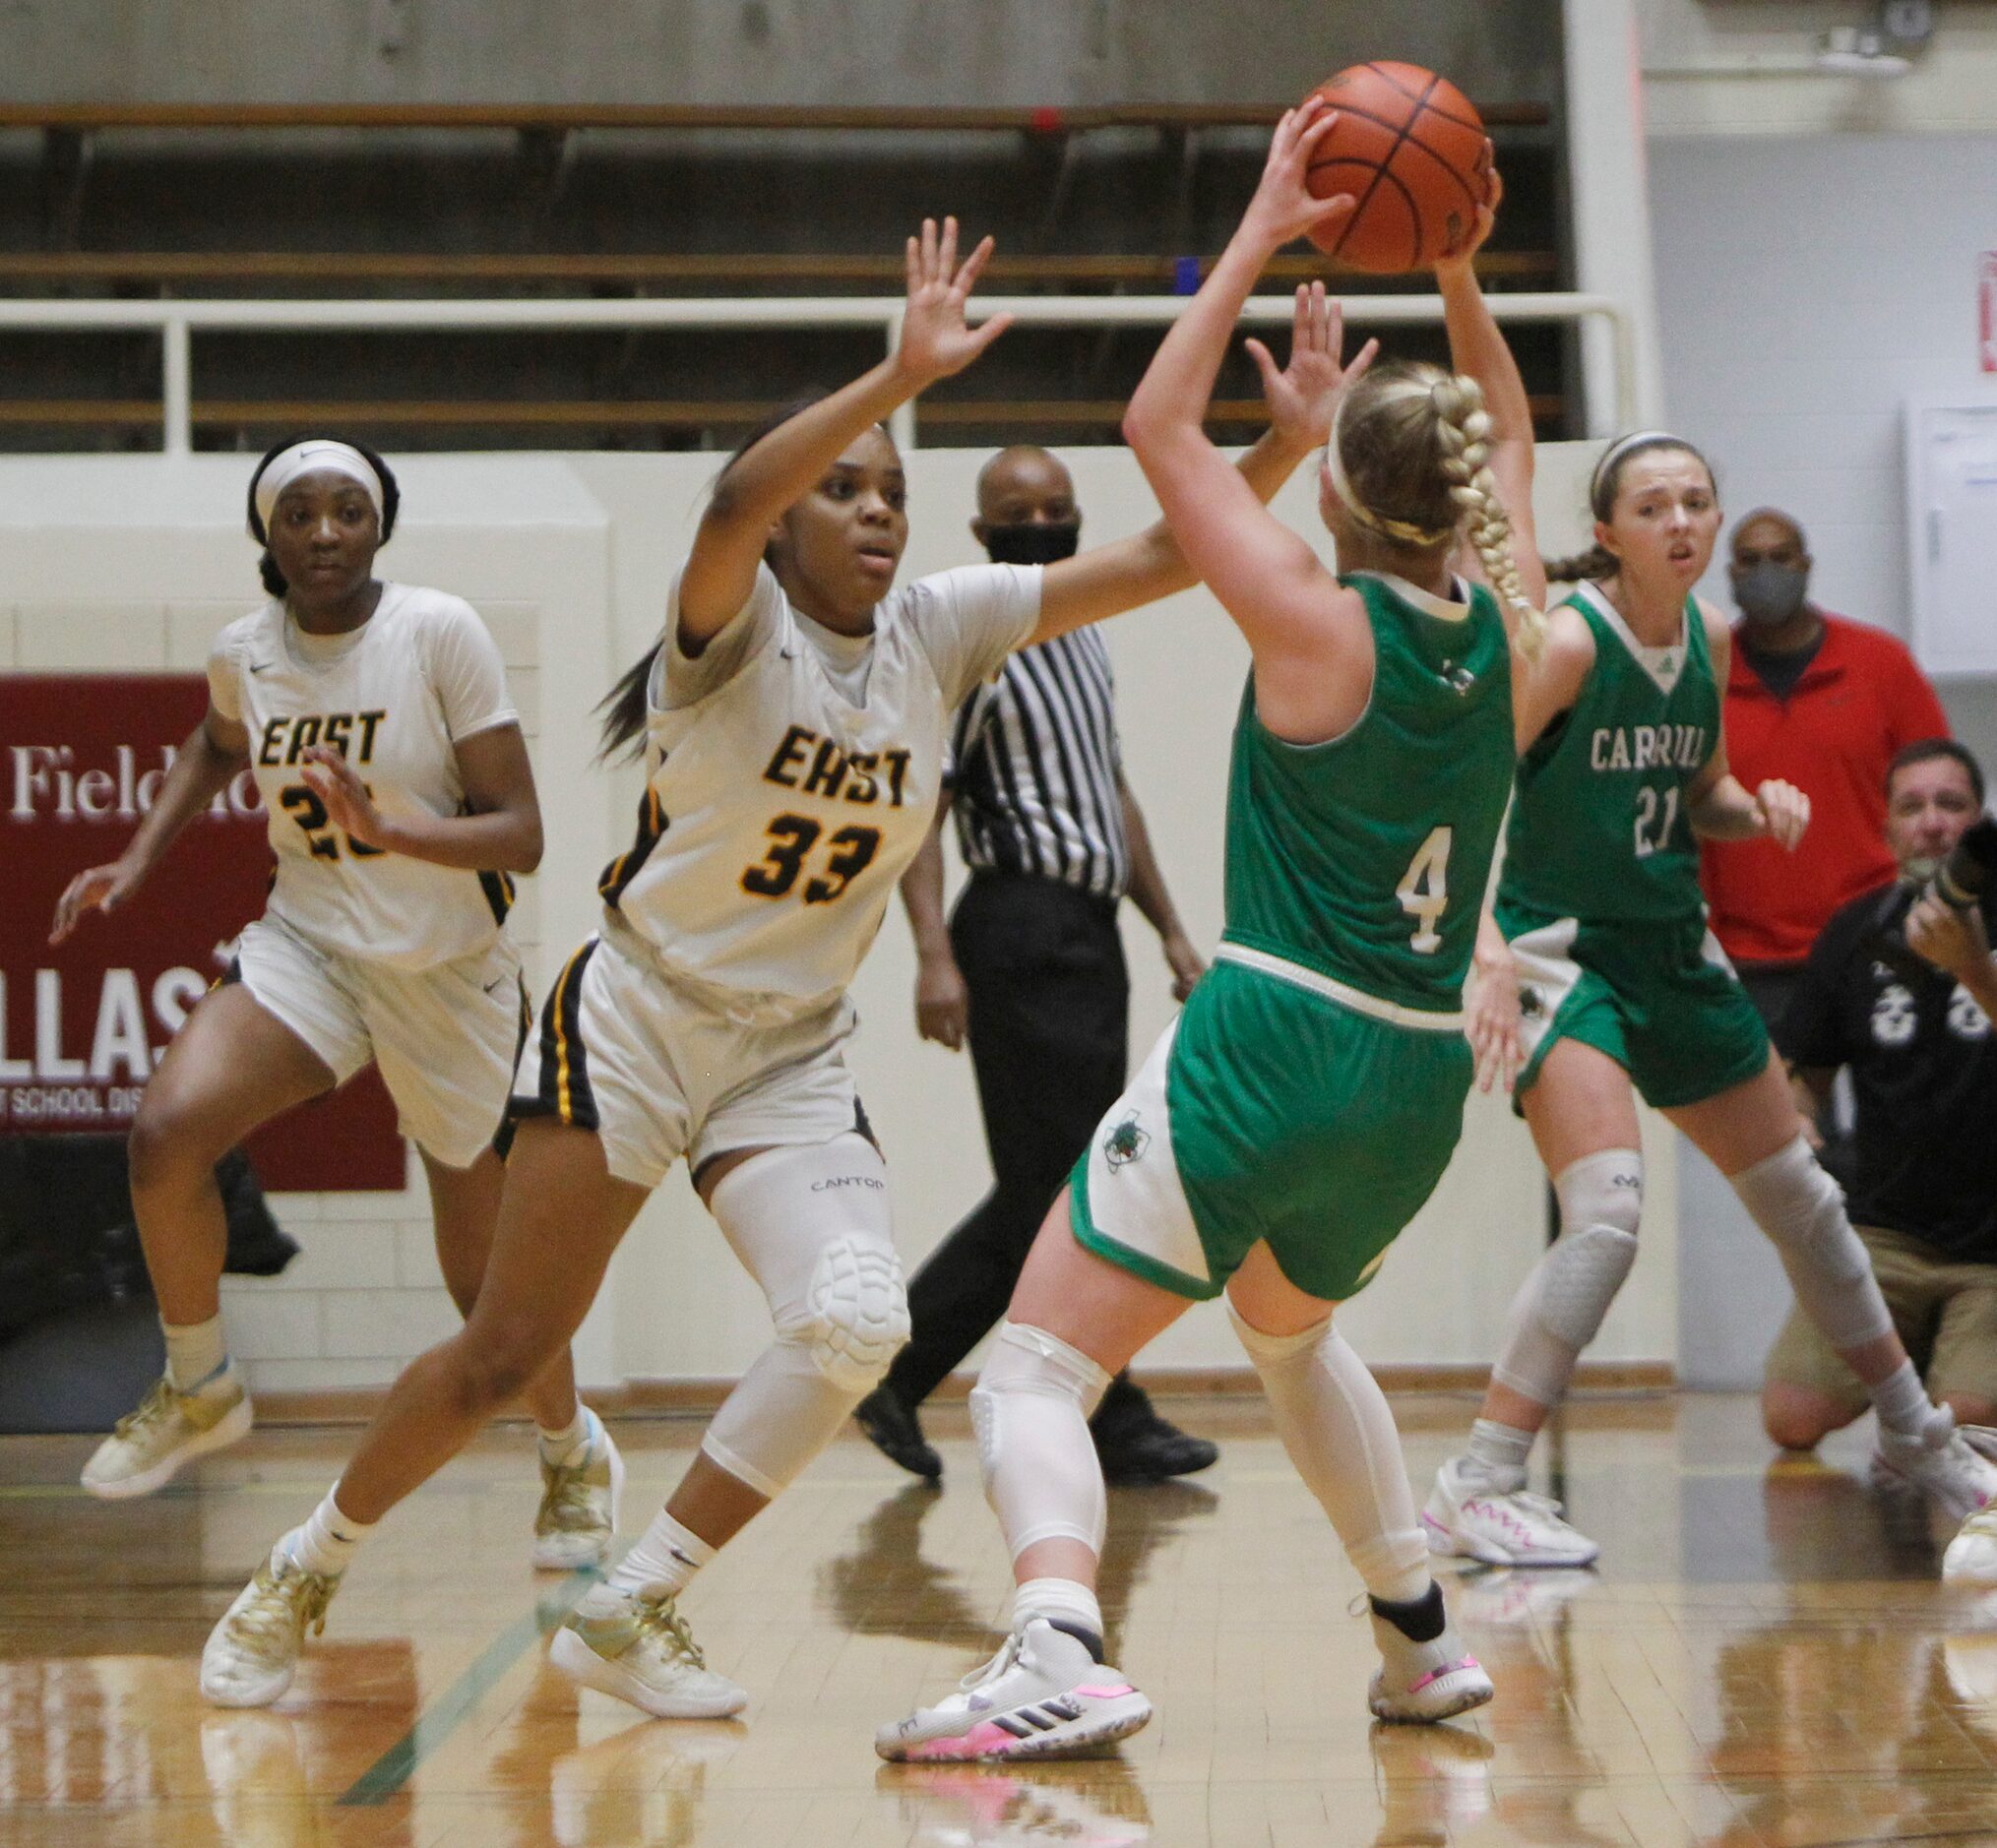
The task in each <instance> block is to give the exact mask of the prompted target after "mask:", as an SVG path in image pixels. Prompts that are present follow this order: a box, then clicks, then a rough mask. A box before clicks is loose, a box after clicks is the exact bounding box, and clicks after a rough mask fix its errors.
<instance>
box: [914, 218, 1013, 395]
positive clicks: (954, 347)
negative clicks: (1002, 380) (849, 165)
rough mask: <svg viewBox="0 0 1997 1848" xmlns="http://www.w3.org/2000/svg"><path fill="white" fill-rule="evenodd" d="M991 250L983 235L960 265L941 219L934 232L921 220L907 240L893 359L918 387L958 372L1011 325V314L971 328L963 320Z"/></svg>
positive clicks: (952, 232) (951, 233)
mask: <svg viewBox="0 0 1997 1848" xmlns="http://www.w3.org/2000/svg"><path fill="white" fill-rule="evenodd" d="M992 249H993V245H992V240H991V239H990V238H988V237H987V238H986V239H985V240H984V241H983V242H982V243H981V244H979V245H978V247H977V248H976V249H975V250H973V251H972V252H971V253H970V255H969V256H967V258H965V260H964V261H963V263H961V264H960V263H959V262H958V261H957V220H956V219H955V218H945V219H944V220H943V228H942V230H941V231H940V232H939V231H938V230H937V228H936V220H935V219H934V218H924V219H923V220H922V234H921V236H919V237H911V238H909V240H908V299H907V306H906V307H905V309H904V310H903V316H902V343H901V345H900V346H899V347H898V348H897V349H896V353H895V359H896V363H897V364H898V365H899V366H900V367H901V369H902V370H903V371H904V372H905V373H907V374H909V375H910V376H911V377H913V378H915V379H918V380H919V381H921V383H922V384H924V385H927V384H929V383H931V382H932V381H934V380H936V379H947V378H949V377H950V375H951V374H952V373H954V372H962V371H963V370H964V369H965V367H966V366H967V365H969V364H970V362H971V361H972V360H973V359H975V358H976V357H977V356H978V354H980V353H981V352H983V351H984V349H985V348H986V347H987V346H989V345H990V344H991V343H992V341H993V340H995V339H998V337H999V336H1000V335H1001V334H1003V333H1004V332H1005V331H1006V329H1007V328H1009V327H1011V326H1012V320H1013V318H1012V316H1011V315H993V316H992V317H991V319H990V320H988V321H986V322H985V323H984V324H983V325H982V326H981V327H976V328H973V327H971V326H970V325H969V324H968V323H967V321H966V320H965V318H964V307H965V303H966V302H967V300H968V299H969V297H970V291H971V289H972V288H973V287H974V286H975V285H976V283H977V278H978V277H979V276H980V275H981V274H982V273H983V270H984V266H985V265H986V263H988V262H989V261H990V259H991V253H992Z"/></svg>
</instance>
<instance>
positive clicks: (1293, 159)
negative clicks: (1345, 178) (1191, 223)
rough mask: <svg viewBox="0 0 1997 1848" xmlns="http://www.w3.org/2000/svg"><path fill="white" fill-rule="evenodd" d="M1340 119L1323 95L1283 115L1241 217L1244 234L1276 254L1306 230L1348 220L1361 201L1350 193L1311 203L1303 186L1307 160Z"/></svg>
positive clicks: (1309, 97) (1300, 104)
mask: <svg viewBox="0 0 1997 1848" xmlns="http://www.w3.org/2000/svg"><path fill="white" fill-rule="evenodd" d="M1338 119H1339V116H1338V111H1337V110H1335V109H1334V108H1332V106H1331V105H1330V104H1329V103H1327V102H1326V101H1325V99H1324V97H1322V96H1306V97H1305V98H1304V100H1303V101H1302V102H1300V103H1299V104H1297V106H1296V107H1295V108H1294V109H1286V110H1284V111H1283V117H1282V120H1281V121H1280V122H1279V123H1278V124H1277V125H1276V134H1275V135H1274V137H1273V138H1272V139H1271V141H1270V144H1269V159H1268V160H1267V161H1266V162H1265V163H1264V165H1263V169H1262V181H1261V184H1260V185H1258V186H1257V187H1256V189H1255V197H1254V198H1253V199H1251V200H1250V201H1249V202H1248V210H1247V212H1245V213H1244V214H1243V215H1242V218H1241V229H1242V232H1244V233H1246V234H1248V235H1250V236H1253V237H1255V238H1257V239H1258V240H1259V241H1260V242H1261V243H1262V244H1264V245H1265V246H1266V247H1267V248H1268V249H1269V250H1271V251H1277V250H1280V249H1281V248H1282V246H1283V245H1285V244H1287V243H1290V242H1292V241H1293V240H1295V239H1296V238H1299V237H1301V236H1303V234H1304V233H1305V232H1306V231H1312V230H1323V229H1326V228H1328V227H1330V226H1331V225H1334V224H1336V223H1338V222H1339V220H1340V219H1342V218H1347V217H1350V216H1351V215H1352V213H1353V212H1354V210H1355V209H1356V208H1357V206H1358V203H1359V202H1358V201H1357V200H1356V199H1354V198H1353V197H1352V195H1351V194H1350V193H1335V194H1334V195H1333V196H1332V197H1331V198H1329V199H1314V198H1312V196H1311V192H1310V188H1309V187H1308V186H1307V185H1306V184H1305V176H1306V175H1307V174H1308V173H1309V172H1310V165H1311V156H1312V155H1313V154H1315V153H1316V152H1317V146H1318V143H1319V142H1321V141H1323V140H1324V138H1325V137H1326V136H1327V135H1329V134H1330V133H1331V132H1332V125H1333V124H1334V123H1335V122H1337V121H1338Z"/></svg>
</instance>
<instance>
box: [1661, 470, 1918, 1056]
mask: <svg viewBox="0 0 1997 1848" xmlns="http://www.w3.org/2000/svg"><path fill="white" fill-rule="evenodd" d="M1728 576H1729V577H1730V578H1731V579H1732V582H1733V600H1734V602H1735V604H1736V605H1737V606H1738V607H1739V609H1740V615H1741V620H1740V622H1739V623H1738V624H1737V625H1736V626H1735V628H1734V631H1733V666H1732V670H1731V672H1730V674H1729V675H1728V678H1727V683H1726V751H1727V756H1728V758H1729V760H1730V761H1731V765H1732V769H1733V773H1734V774H1735V775H1736V776H1738V777H1739V778H1740V779H1741V781H1742V782H1744V783H1745V784H1746V785H1747V786H1748V788H1750V789H1753V788H1757V787H1759V785H1760V783H1761V782H1762V781H1763V780H1764V779H1765V778H1768V777H1771V776H1778V777H1780V778H1782V779H1783V780H1784V781H1787V782H1792V783H1794V784H1796V786H1797V787H1798V788H1800V789H1801V790H1802V791H1803V793H1804V794H1805V795H1807V796H1808V797H1809V798H1810V831H1809V832H1808V833H1807V834H1805V835H1804V837H1803V844H1802V845H1801V846H1800V847H1799V848H1798V849H1797V850H1796V851H1795V852H1794V853H1784V852H1783V851H1782V850H1781V849H1780V848H1779V846H1777V845H1776V844H1775V842H1773V841H1772V840H1741V841H1705V842H1702V843H1701V848H1700V862H1701V864H1700V877H1701V880H1702V882H1703V884H1704V885H1705V888H1706V898H1707V902H1708V904H1709V905H1710V906H1711V907H1712V922H1713V930H1714V934H1715V935H1716V937H1717V938H1718V939H1719V942H1720V946H1721V948H1723V949H1724V950H1725V952H1726V954H1727V955H1729V956H1730V957H1732V959H1733V963H1734V966H1735V967H1736V968H1737V969H1738V970H1739V971H1740V979H1741V981H1742V982H1743V983H1744V984H1745V985H1746V987H1747V992H1748V993H1749V994H1750V995H1751V996H1752V997H1753V998H1754V1003H1755V1006H1756V1007H1757V1008H1759V1009H1760V1010H1761V1014H1762V1018H1763V1019H1764V1020H1766V1021H1767V1022H1768V1023H1769V1026H1770V1027H1771V1028H1772V1029H1773V1028H1774V1027H1775V1025H1776V1023H1777V1021H1778V1020H1779V1017H1780V1016H1781V1011H1782V1009H1783V1008H1784V1007H1785V1006H1786V1005H1787V1002H1788V999H1789V996H1790V995H1791V994H1792V993H1793V992H1794V990H1795V987H1796V984H1797V982H1798V981H1799V980H1800V979H1801V977H1802V972H1803V963H1804V959H1805V958H1806V957H1807V956H1808V955H1809V954H1810V946H1811V945H1812V944H1814V943H1815V942H1816V941H1817V938H1818V935H1819V934H1820V933H1821V932H1822V930H1823V929H1824V926H1825V924H1826V923H1828V922H1829V920H1830V917H1831V914H1832V913H1833V912H1834V911H1836V910H1837V909H1838V908H1839V906H1841V905H1843V904H1846V903H1848V902H1849V901H1850V900H1851V899H1853V898H1855V897H1856V896H1857V895H1858V894H1859V893H1862V892H1869V891H1871V890H1873V889H1874V888H1875V887H1878V886H1879V885H1881V884H1882V883H1883V882H1884V881H1886V880H1888V879H1890V878H1891V877H1892V875H1893V871H1894V862H1893V855H1892V853H1891V852H1890V851H1888V849H1887V846H1886V843H1885V838H1884V832H1883V831H1884V826H1885V821H1886V798H1885V794H1884V791H1885V788H1886V772H1887V767H1888V765H1890V764H1891V763H1892V762H1893V761H1894V757H1895V754H1896V753H1898V752H1900V751H1901V750H1903V749H1904V748H1905V747H1906V746H1907V745H1909V744H1913V743H1916V742H1918V741H1919V740H1921V739H1924V738H1946V737H1947V736H1948V735H1949V721H1948V719H1947V718H1946V717H1945V716H1944V715H1943V712H1942V708H1941V706H1940V704H1939V702H1937V700H1936V699H1935V695H1934V689H1933V688H1932V687H1930V686H1929V685H1928V683H1927V680H1926V678H1925V677H1924V676H1923V675H1922V673H1921V671H1920V669H1919V668H1918V667H1916V666H1915V665H1914V661H1913V656H1912V655H1910V654H1909V653H1908V652H1907V651H1906V649H1905V647H1903V646H1902V644H1901V643H1900V642H1898V641H1896V640H1895V639H1894V638H1893V637H1892V636H1889V635H1887V634H1885V633H1884V632H1883V631H1881V630H1878V629H1874V628H1872V627H1871V626H1870V625H1869V624H1866V623H1861V622H1852V621H1850V620H1849V619H1847V618H1845V617H1842V616H1833V615H1830V614H1828V613H1827V612H1825V611H1824V610H1822V609H1819V608H1818V607H1817V605H1816V604H1814V603H1812V602H1811V601H1810V599H1809V595H1808V590H1809V585H1810V552H1809V547H1808V544H1807V543H1806V542H1805V540H1804V538H1803V529H1802V527H1801V526H1800V525H1798V524H1796V522H1795V521H1794V520H1792V519H1791V518H1790V517H1789V516H1788V515H1787V514H1784V513H1779V512H1777V511H1776V510H1775V509H1774V508H1771V507H1764V508H1758V509H1757V510H1756V511H1755V512H1753V513H1751V514H1749V515H1748V516H1747V517H1746V518H1745V519H1744V520H1742V521H1741V523H1740V524H1738V525H1737V526H1735V527H1734V529H1733V562H1732V565H1731V567H1730V569H1729V571H1728Z"/></svg>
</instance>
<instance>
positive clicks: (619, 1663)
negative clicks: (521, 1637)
mask: <svg viewBox="0 0 1997 1848" xmlns="http://www.w3.org/2000/svg"><path fill="white" fill-rule="evenodd" d="M548 1660H549V1661H550V1662H552V1663H553V1664H554V1665H555V1667H557V1668H558V1669H560V1670H561V1671H562V1673H563V1674H564V1675H566V1676H567V1677H568V1678H569V1679H570V1680H571V1681H573V1682H578V1683H580V1684H581V1685H582V1686H583V1687H585V1688H593V1689H595V1690H596V1692H597V1693H598V1694H612V1695H614V1696H615V1697H616V1698H617V1699H619V1700H628V1701H630V1703H631V1704H632V1705H633V1706H635V1707H638V1708H640V1709H642V1710H643V1711H644V1712H647V1713H650V1714H652V1715H653V1716H654V1717H655V1718H657V1719H661V1720H718V1719H725V1718H726V1717H727V1716H728V1715H729V1714H730V1713H739V1712H741V1710H742V1709H743V1708H744V1707H745V1706H747V1705H748V1704H749V1696H748V1694H745V1693H744V1692H743V1691H742V1690H741V1689H740V1688H737V1687H736V1686H735V1684H734V1683H733V1682H731V1681H729V1680H728V1679H727V1677H726V1676H724V1675H717V1674H716V1673H715V1672H714V1670H713V1669H711V1668H710V1667H708V1659H707V1657H706V1656H704V1655H703V1654H702V1653H701V1646H700V1644H699V1643H697V1642H696V1641H694V1637H693V1632H692V1631H691V1630H689V1629H688V1628H687V1623H686V1619H685V1618H683V1617H682V1616H680V1614H679V1611H678V1609H677V1607H676V1606H675V1605H674V1603H673V1601H672V1599H671V1598H670V1597H669V1596H662V1597H642V1596H638V1595H636V1594H634V1593H632V1592H628V1591H619V1590H617V1589H616V1588H615V1587H614V1586H612V1585H592V1586H591V1587H590V1590H589V1593H588V1595H587V1596H586V1597H585V1598H584V1599H583V1601H582V1603H581V1604H579V1605H578V1606H577V1607H576V1609H575V1611H574V1613H573V1614H572V1615H571V1616H570V1618H569V1621H568V1622H567V1623H565V1624H564V1625H563V1626H562V1627H561V1629H560V1630H558V1631H556V1632H555V1639H554V1641H553V1642H552V1643H551V1644H550V1645H549V1647H548Z"/></svg>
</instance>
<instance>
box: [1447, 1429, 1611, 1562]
mask: <svg viewBox="0 0 1997 1848" xmlns="http://www.w3.org/2000/svg"><path fill="white" fill-rule="evenodd" d="M1560 1513H1561V1510H1560V1504H1559V1503H1558V1502H1555V1501H1551V1500H1549V1499H1548V1498H1547V1497H1545V1496H1543V1495H1532V1494H1529V1493H1528V1492H1527V1491H1526V1490H1524V1489H1499V1488H1496V1487H1494V1486H1493V1484H1492V1482H1491V1480H1490V1478H1489V1477H1488V1476H1486V1475H1485V1474H1484V1473H1483V1472H1482V1471H1481V1470H1478V1469H1476V1468H1475V1467H1474V1466H1472V1465H1470V1464H1469V1463H1468V1462H1467V1460H1466V1459H1465V1458H1463V1457H1461V1456H1456V1457H1452V1458H1451V1459H1450V1460H1449V1461H1448V1462H1446V1463H1445V1464H1443V1466H1442V1467H1441V1468H1440V1469H1439V1470H1437V1471H1436V1474H1435V1488H1434V1489H1433V1490H1432V1491H1431V1492H1430V1494H1429V1498H1428V1506H1427V1507H1426V1508H1424V1509H1422V1510H1421V1525H1422V1530H1423V1532H1425V1533H1426V1534H1427V1535H1428V1549H1429V1551H1430V1552H1431V1553H1445V1554H1458V1555H1461V1556H1462V1557H1463V1558H1465V1559H1472V1560H1482V1561H1483V1562H1484V1564H1485V1565H1487V1566H1589V1565H1592V1564H1593V1562H1594V1559H1595V1557H1596V1555H1597V1554H1599V1553H1600V1552H1601V1548H1600V1547H1598V1546H1596V1545H1595V1543H1594V1542H1593V1541H1592V1540H1591V1539H1590V1538H1589V1537H1588V1536H1587V1535H1586V1534H1585V1533H1582V1532H1580V1531H1578V1530H1577V1529H1576V1528H1573V1527H1570V1526H1569V1525H1568V1524H1567V1522H1566V1521H1564V1520H1563V1519H1561V1517H1560Z"/></svg>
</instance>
